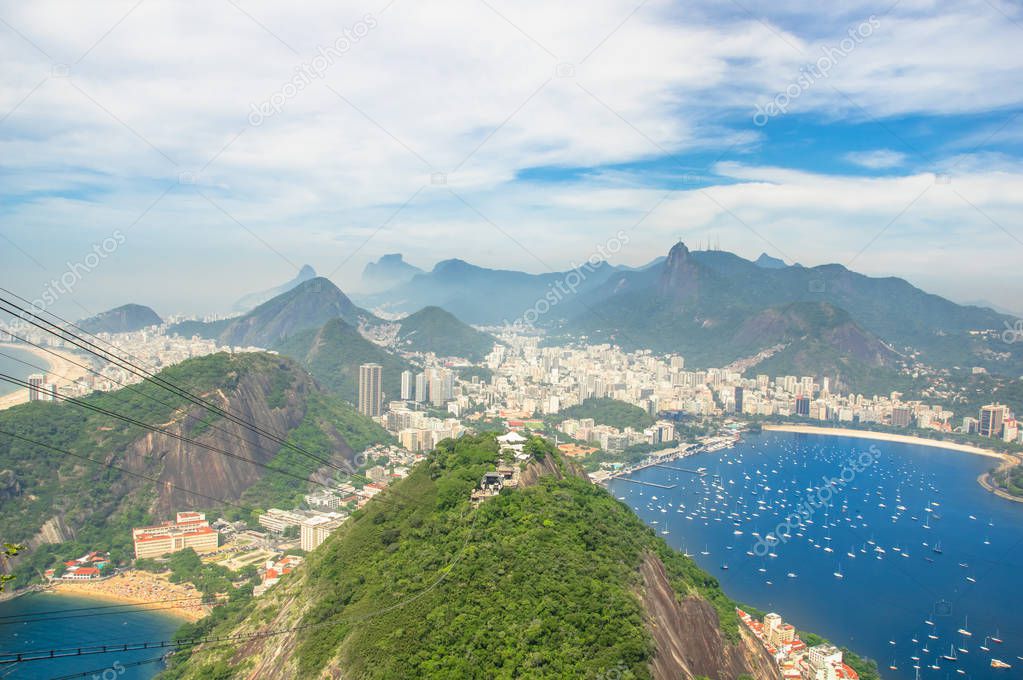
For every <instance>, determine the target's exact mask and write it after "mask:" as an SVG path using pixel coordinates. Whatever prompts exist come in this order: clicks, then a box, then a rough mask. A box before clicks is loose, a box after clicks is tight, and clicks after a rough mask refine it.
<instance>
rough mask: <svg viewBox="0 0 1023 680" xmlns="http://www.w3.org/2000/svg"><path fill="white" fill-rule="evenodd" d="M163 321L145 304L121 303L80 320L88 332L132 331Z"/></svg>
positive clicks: (80, 325)
mask: <svg viewBox="0 0 1023 680" xmlns="http://www.w3.org/2000/svg"><path fill="white" fill-rule="evenodd" d="M162 323H163V319H161V318H160V317H159V316H158V315H157V313H156V312H154V311H153V310H152V309H150V308H149V307H146V306H144V305H133V304H128V305H121V306H120V307H115V308H114V309H110V310H107V311H105V312H101V313H99V314H97V315H96V316H91V317H89V318H88V319H82V320H81V321H79V322H78V324H77V325H78V327H79V328H81V329H82V330H84V331H85V332H87V333H131V332H132V331H137V330H141V329H143V328H148V327H149V326H159V325H160V324H162Z"/></svg>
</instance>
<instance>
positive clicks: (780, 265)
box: [753, 253, 788, 269]
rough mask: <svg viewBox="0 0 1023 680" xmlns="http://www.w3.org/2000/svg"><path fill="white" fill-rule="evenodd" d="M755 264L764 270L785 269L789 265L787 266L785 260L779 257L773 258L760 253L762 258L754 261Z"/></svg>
mask: <svg viewBox="0 0 1023 680" xmlns="http://www.w3.org/2000/svg"><path fill="white" fill-rule="evenodd" d="M753 264H755V265H756V266H758V267H762V268H763V269H784V268H785V267H787V266H788V265H786V264H785V260H779V259H778V258H777V257H771V256H770V255H768V254H767V253H760V257H758V258H757V259H756V260H754V262H753Z"/></svg>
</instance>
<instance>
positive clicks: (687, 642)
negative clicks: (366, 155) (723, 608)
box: [640, 554, 781, 680]
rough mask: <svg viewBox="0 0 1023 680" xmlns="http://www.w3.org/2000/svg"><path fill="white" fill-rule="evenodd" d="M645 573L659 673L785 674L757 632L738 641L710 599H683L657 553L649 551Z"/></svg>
mask: <svg viewBox="0 0 1023 680" xmlns="http://www.w3.org/2000/svg"><path fill="white" fill-rule="evenodd" d="M640 573H641V574H642V576H643V590H642V594H641V598H642V601H643V610H644V612H645V615H646V625H647V630H649V631H650V635H651V636H652V637H653V639H654V643H655V645H656V652H655V653H654V660H653V663H652V664H651V671H652V674H653V676H654V678H656V679H657V680H675V679H676V678H696V677H701V676H702V677H708V678H711V679H712V680H732V679H733V678H737V677H739V676H740V675H742V674H744V673H746V674H749V675H751V676H752V677H754V678H756V679H757V680H781V674H780V673H779V671H778V667H777V666H776V665H775V664H774V662H773V661H772V659H771V658H770V657H769V656H768V654H767V651H766V650H764V648H763V647H762V646H760V645H759V644H758V643H757V642H756V641H755V640H753V639H752V637H750V636H749V635H747V634H745V633H744V634H743V639H742V642H741V643H740V644H738V645H735V644H730V643H729V642H728V641H726V640H725V639H724V637H723V636H722V635H721V629H720V627H719V625H718V615H717V612H715V611H714V608H713V607H712V606H711V605H710V603H708V602H707V601H706V600H704V599H701V598H698V597H686V598H684V599H681V600H680V599H679V598H678V597H677V595H676V594H675V591H674V589H673V588H672V587H671V584H670V583H669V582H668V577H667V574H666V573H665V570H664V564H663V563H662V562H661V560H660V559H658V557H657V556H656V555H651V554H647V555H646V556H645V557H644V559H643V564H642V566H641V567H640Z"/></svg>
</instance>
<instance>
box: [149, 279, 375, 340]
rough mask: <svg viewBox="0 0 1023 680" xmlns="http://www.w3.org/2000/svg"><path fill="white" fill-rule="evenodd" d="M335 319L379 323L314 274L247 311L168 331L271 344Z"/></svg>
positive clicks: (325, 280) (352, 323) (353, 322)
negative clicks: (239, 314) (231, 317)
mask: <svg viewBox="0 0 1023 680" xmlns="http://www.w3.org/2000/svg"><path fill="white" fill-rule="evenodd" d="M336 318H340V319H342V320H344V321H345V322H346V323H349V324H351V325H353V326H359V325H361V324H363V323H377V322H379V319H377V318H376V317H375V316H373V315H372V314H371V313H369V312H367V311H366V310H364V309H361V308H359V307H357V306H356V305H355V303H353V302H352V301H351V300H350V299H348V296H346V295H345V294H344V293H342V292H341V290H340V289H339V288H338V287H337V286H335V285H334V284H333V283H331V282H330V281H329V280H328V279H325V278H323V277H316V278H314V279H310V280H308V281H304V282H302V283H300V284H299V285H297V286H295V287H294V288H292V289H291V290H289V291H287V292H285V293H281V294H280V295H278V296H277V297H275V298H273V299H271V300H268V301H266V302H264V303H263V304H261V305H259V306H258V307H256V308H255V309H253V310H252V311H251V312H249V313H248V314H244V315H242V316H239V317H235V318H233V319H225V320H222V321H215V322H212V323H202V322H194V321H193V322H186V323H183V324H177V325H175V326H172V327H171V328H170V329H169V331H168V332H171V333H178V334H180V335H199V336H201V337H207V338H215V339H216V340H217V341H218V342H220V343H222V344H225V345H236V346H255V347H273V346H274V345H276V344H277V343H279V342H282V341H284V340H285V339H286V338H287V337H289V336H290V335H293V334H295V333H299V332H301V331H305V330H315V329H318V328H320V327H321V326H323V324H325V323H326V322H327V321H329V320H330V319H336Z"/></svg>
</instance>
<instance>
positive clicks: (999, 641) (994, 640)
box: [991, 628, 1002, 644]
mask: <svg viewBox="0 0 1023 680" xmlns="http://www.w3.org/2000/svg"><path fill="white" fill-rule="evenodd" d="M998 635H999V632H998V629H997V628H996V629H995V634H994V635H992V636H991V642H997V643H998V644H1002V638H1000V637H998Z"/></svg>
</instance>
